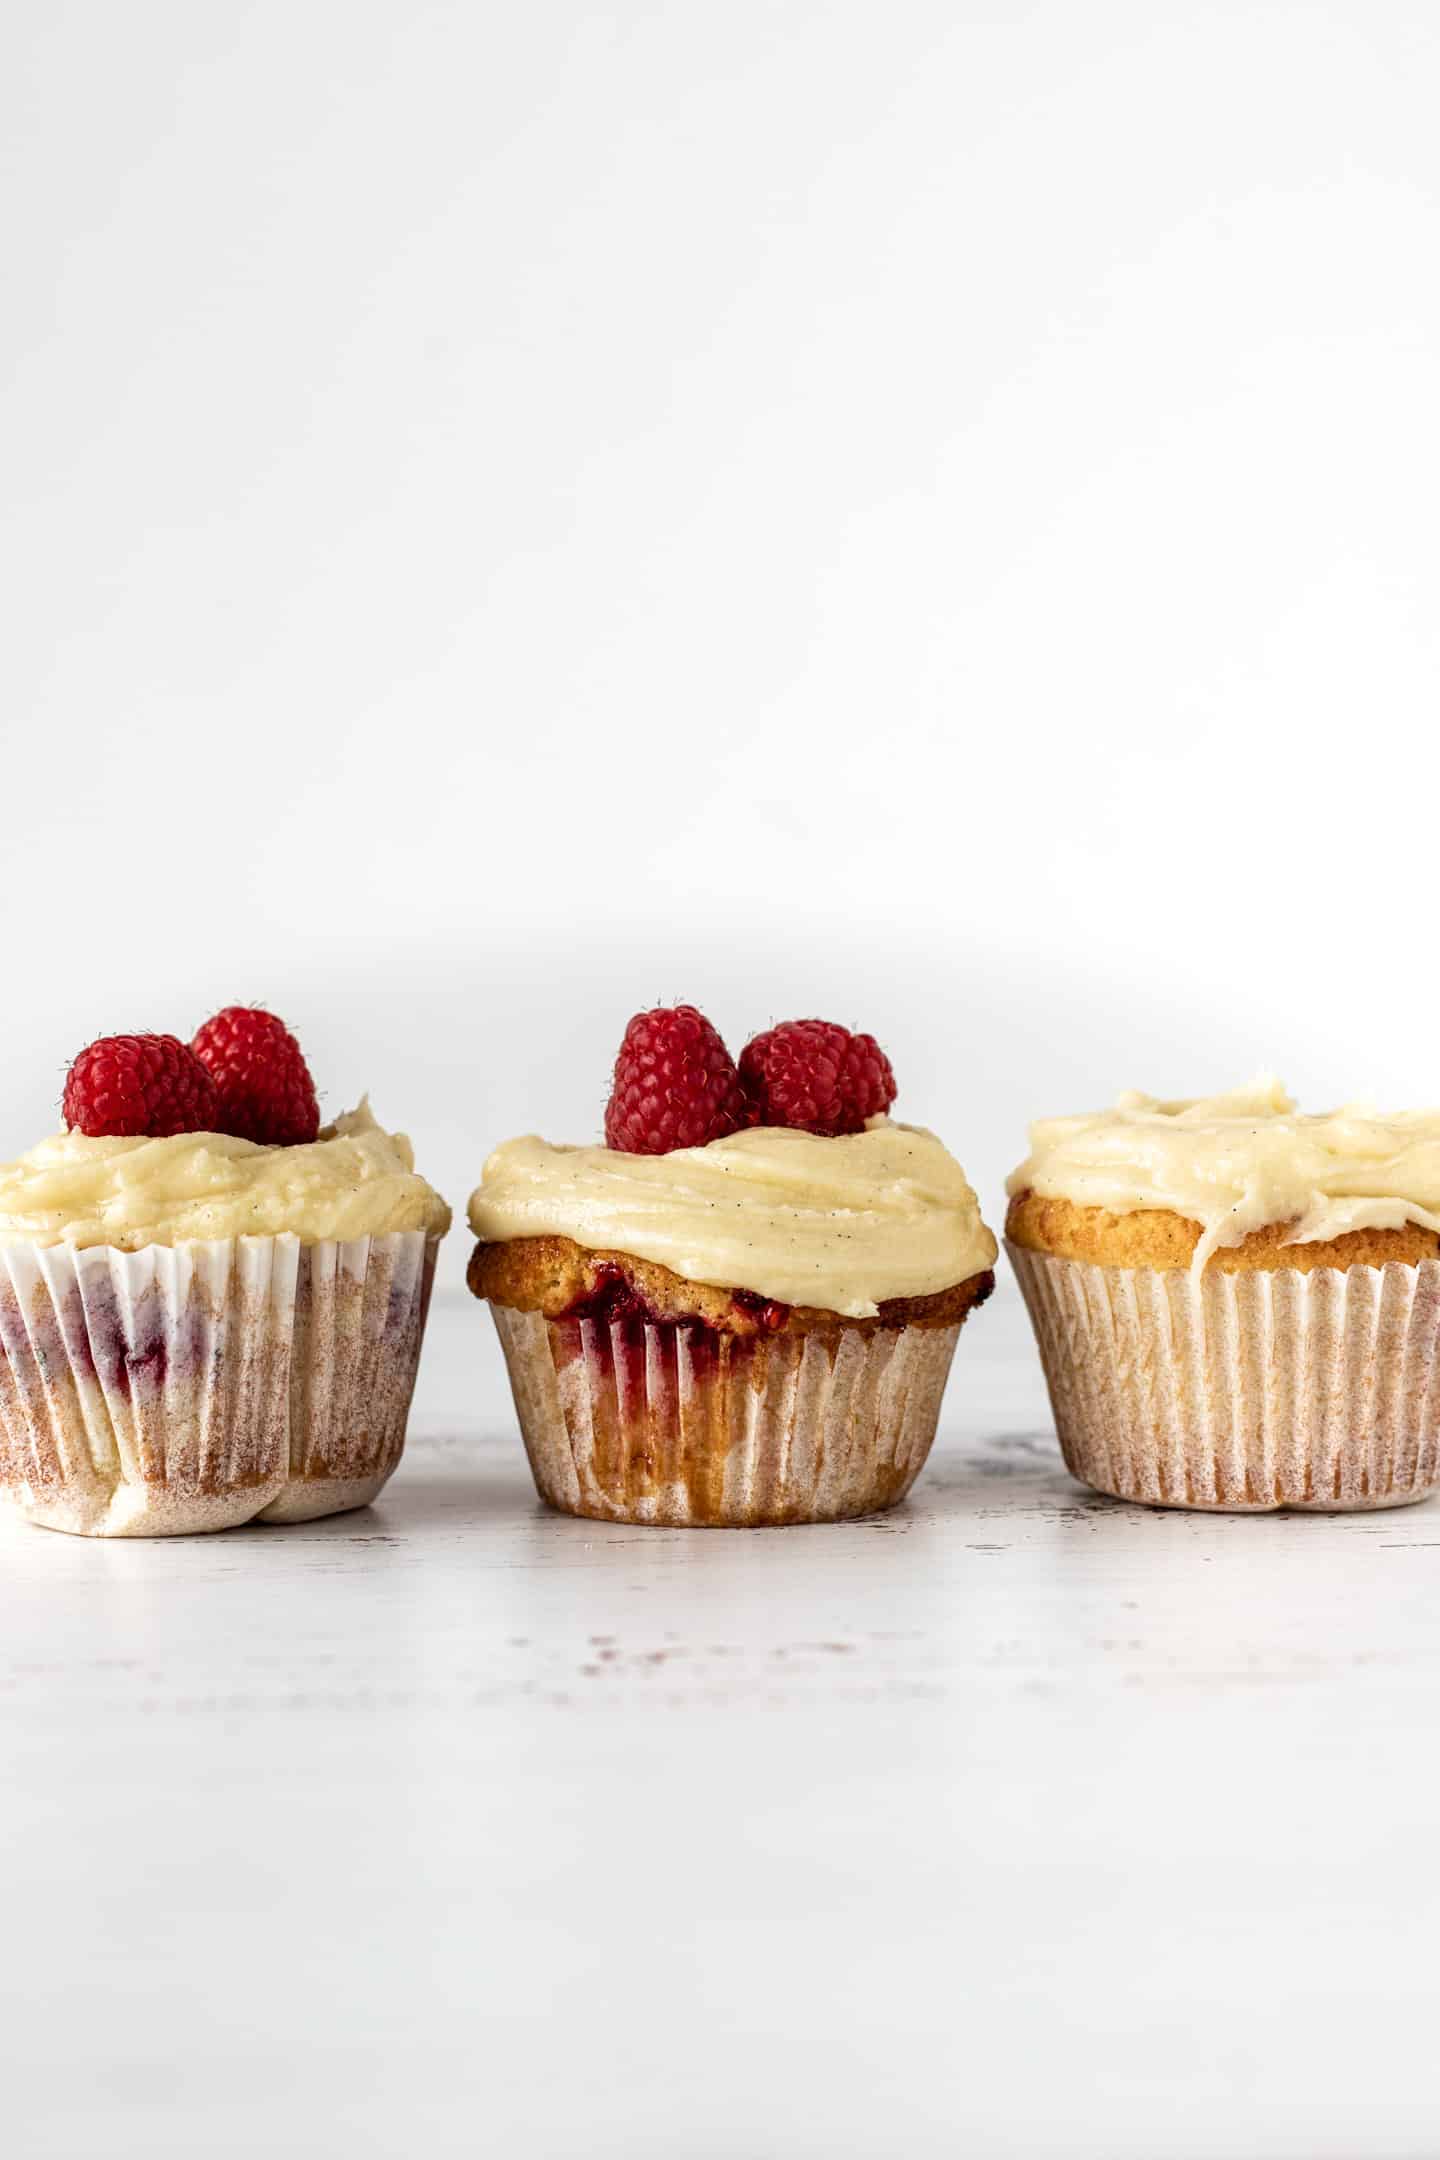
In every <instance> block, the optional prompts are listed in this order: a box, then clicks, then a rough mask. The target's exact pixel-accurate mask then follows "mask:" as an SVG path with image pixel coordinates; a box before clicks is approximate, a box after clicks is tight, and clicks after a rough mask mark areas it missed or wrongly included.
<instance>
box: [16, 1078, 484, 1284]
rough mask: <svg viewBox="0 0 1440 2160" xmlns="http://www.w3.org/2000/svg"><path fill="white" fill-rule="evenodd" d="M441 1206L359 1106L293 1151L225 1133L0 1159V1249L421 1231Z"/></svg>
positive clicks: (402, 1144)
mask: <svg viewBox="0 0 1440 2160" xmlns="http://www.w3.org/2000/svg"><path fill="white" fill-rule="evenodd" d="M449 1227H450V1210H449V1208H448V1207H447V1206H446V1205H445V1202H444V1201H443V1200H442V1199H441V1198H440V1195H439V1194H438V1193H437V1192H436V1191H435V1190H434V1189H433V1187H431V1186H430V1185H427V1184H426V1182H425V1180H424V1178H422V1177H420V1176H418V1175H417V1173H416V1170H415V1156H414V1152H413V1150H412V1148H411V1146H410V1142H409V1141H408V1140H407V1139H406V1138H405V1135H404V1134H403V1133H390V1132H386V1131H385V1129H384V1127H383V1126H381V1125H379V1124H377V1123H376V1121H375V1118H374V1116H373V1115H372V1113H371V1110H370V1105H369V1103H368V1101H362V1102H361V1104H360V1106H359V1108H358V1109H355V1110H351V1111H349V1112H347V1113H346V1115H345V1116H344V1117H340V1118H337V1119H336V1120H335V1123H334V1124H333V1125H329V1126H326V1127H325V1129H324V1130H323V1131H322V1132H321V1134H320V1136H319V1138H318V1139H316V1140H313V1141H311V1142H309V1143H308V1144H305V1145H301V1146H298V1147H260V1146H257V1145H256V1143H255V1142H254V1141H253V1140H237V1139H234V1138H232V1137H231V1136H230V1135H229V1134H227V1133H211V1132H199V1133H177V1134H176V1135H175V1136H174V1137H173V1138H172V1139H168V1140H146V1139H144V1138H138V1139H121V1138H104V1139H90V1138H89V1137H88V1136H87V1135H86V1134H84V1133H79V1132H63V1133H57V1134H56V1135H55V1136H54V1138H53V1139H49V1140H42V1141H41V1142H40V1144H39V1146H38V1147H33V1148H31V1149H30V1151H29V1152H28V1154H25V1155H22V1156H20V1157H19V1159H18V1160H17V1161H15V1162H12V1163H6V1164H4V1165H3V1166H0V1244H6V1245H16V1244H36V1245H61V1244H64V1245H114V1246H118V1247H119V1248H120V1249H121V1250H122V1251H125V1252H136V1251H138V1250H139V1249H140V1248H141V1247H142V1246H145V1245H178V1244H181V1243H183V1242H185V1241H186V1240H188V1239H192V1238H233V1237H247V1236H257V1237H276V1236H280V1235H282V1234H284V1233H285V1232H289V1233H291V1234H293V1235H294V1236H296V1237H298V1238H299V1239H300V1240H301V1242H302V1244H307V1245H310V1244H318V1243H320V1242H322V1241H323V1240H326V1239H330V1238H335V1239H341V1240H343V1239H346V1238H358V1237H383V1236H386V1235H388V1234H389V1233H390V1232H392V1231H399V1230H425V1231H427V1232H429V1233H430V1234H431V1235H434V1236H441V1235H443V1234H444V1232H445V1231H446V1230H448V1229H449Z"/></svg>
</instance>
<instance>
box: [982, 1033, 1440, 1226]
mask: <svg viewBox="0 0 1440 2160" xmlns="http://www.w3.org/2000/svg"><path fill="white" fill-rule="evenodd" d="M1006 1190H1007V1191H1008V1192H1010V1193H1012V1194H1014V1193H1021V1192H1034V1193H1038V1194H1039V1195H1040V1197H1041V1198H1042V1199H1046V1200H1069V1201H1071V1202H1072V1203H1074V1204H1075V1205H1076V1206H1079V1207H1092V1208H1104V1209H1106V1210H1107V1211H1108V1212H1109V1213H1111V1214H1114V1215H1126V1214H1132V1213H1134V1212H1135V1211H1136V1210H1137V1209H1140V1208H1168V1209H1169V1210H1170V1211H1171V1212H1172V1213H1174V1214H1176V1215H1183V1216H1185V1217H1187V1218H1188V1219H1189V1220H1190V1221H1191V1222H1196V1223H1199V1224H1200V1226H1201V1229H1202V1231H1203V1236H1202V1237H1201V1240H1200V1243H1199V1244H1198V1246H1197V1247H1196V1251H1195V1259H1194V1266H1195V1267H1196V1268H1197V1269H1199V1268H1202V1267H1203V1266H1204V1265H1205V1262H1206V1260H1207V1259H1208V1258H1209V1257H1210V1255H1211V1253H1213V1252H1214V1251H1215V1250H1216V1249H1217V1248H1218V1247H1219V1246H1222V1245H1226V1246H1228V1245H1240V1244H1243V1243H1244V1241H1245V1239H1246V1238H1247V1237H1248V1236H1249V1235H1250V1233H1251V1231H1252V1230H1259V1229H1261V1228H1263V1227H1264V1226H1265V1225H1266V1224H1269V1223H1285V1224H1288V1225H1289V1226H1290V1228H1289V1232H1288V1235H1287V1237H1286V1238H1285V1240H1284V1242H1285V1243H1286V1244H1289V1245H1305V1244H1311V1243H1316V1242H1325V1241H1328V1240H1329V1239H1331V1238H1336V1237H1341V1236H1343V1235H1344V1233H1345V1232H1346V1231H1347V1230H1395V1229H1399V1228H1401V1227H1402V1226H1403V1225H1404V1224H1406V1223H1419V1224H1420V1225H1421V1226H1422V1227H1423V1228H1424V1229H1427V1230H1436V1231H1440V1110H1401V1111H1392V1112H1389V1113H1387V1114H1385V1115H1381V1113H1380V1112H1378V1111H1376V1110H1373V1109H1371V1108H1370V1107H1369V1105H1368V1104H1363V1103H1352V1104H1349V1105H1347V1106H1346V1107H1345V1108H1343V1109H1340V1110H1329V1111H1324V1112H1322V1113H1320V1114H1318V1115H1306V1114H1304V1113H1302V1112H1301V1111H1299V1110H1297V1108H1296V1106H1295V1104H1294V1102H1293V1101H1292V1100H1291V1098H1290V1096H1289V1095H1287V1094H1286V1092H1285V1090H1284V1088H1283V1087H1282V1086H1281V1085H1280V1082H1279V1081H1278V1080H1277V1079H1275V1078H1274V1077H1273V1075H1271V1074H1262V1075H1261V1076H1260V1077H1259V1078H1258V1079H1256V1080H1254V1081H1252V1082H1251V1083H1250V1085H1249V1086H1248V1087H1243V1088H1237V1089H1235V1090H1234V1091H1233V1092H1232V1093H1230V1094H1226V1095H1209V1096H1201V1097H1198V1098H1196V1099H1195V1100H1194V1101H1189V1102H1162V1101H1159V1100H1158V1099H1157V1098H1156V1097H1155V1096H1153V1095H1135V1094H1130V1095H1121V1096H1120V1097H1119V1098H1118V1099H1117V1101H1116V1104H1115V1107H1114V1109H1113V1110H1098V1111H1092V1112H1089V1113H1087V1114H1086V1115H1084V1116H1081V1117H1064V1118H1042V1119H1041V1120H1040V1121H1039V1122H1038V1123H1037V1124H1034V1125H1032V1126H1031V1128H1030V1153H1029V1155H1028V1156H1027V1157H1026V1159H1025V1161H1024V1162H1023V1163H1021V1165H1020V1167H1019V1169H1018V1170H1016V1171H1015V1172H1014V1173H1013V1175H1012V1176H1011V1177H1010V1178H1009V1179H1008V1180H1007V1183H1006Z"/></svg>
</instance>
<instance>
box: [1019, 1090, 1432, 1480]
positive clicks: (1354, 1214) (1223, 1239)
mask: <svg viewBox="0 0 1440 2160" xmlns="http://www.w3.org/2000/svg"><path fill="white" fill-rule="evenodd" d="M1008 1191H1009V1194H1010V1203H1009V1212H1008V1215H1007V1218H1006V1249H1007V1251H1008V1253H1009V1256H1010V1259H1011V1263H1012V1265H1013V1266H1014V1268H1015V1272H1016V1275H1017V1276H1018V1278H1019V1281H1020V1286H1021V1289H1022V1290H1023V1292H1024V1295H1025V1300H1026V1304H1027V1306H1028V1307H1029V1311H1030V1317H1031V1320H1032V1322H1033V1323H1034V1327H1035V1333H1036V1338H1037V1341H1038V1343H1039V1347H1040V1354H1041V1359H1042V1362H1043V1364H1044V1367H1045V1374H1046V1379H1047V1382H1048V1385H1049V1389H1050V1398H1051V1404H1052V1407H1053V1409H1054V1412H1055V1422H1056V1428H1057V1431H1058V1434H1059V1437H1060V1444H1061V1448H1062V1451H1063V1453H1064V1456H1065V1460H1066V1463H1067V1465H1068V1466H1069V1468H1070V1469H1071V1471H1072V1472H1073V1473H1074V1474H1075V1475H1076V1476H1077V1477H1079V1478H1081V1479H1082V1480H1083V1481H1084V1482H1085V1483H1087V1484H1089V1485H1092V1486H1094V1487H1095V1488H1096V1489H1097V1490H1098V1491H1101V1492H1106V1493H1111V1494H1114V1495H1116V1496H1118V1497H1120V1498H1123V1499H1128V1500H1144V1501H1150V1502H1152V1503H1157V1504H1160V1505H1165V1506H1174V1507H1198V1508H1222V1509H1251V1510H1254V1509H1268V1508H1277V1507H1297V1508H1316V1509H1346V1508H1377V1507H1394V1506H1400V1505H1402V1504H1404V1503H1405V1502H1407V1501H1412V1500H1419V1499H1423V1498H1424V1497H1425V1495H1426V1494H1427V1493H1428V1492H1429V1491H1430V1490H1431V1489H1432V1487H1433V1486H1434V1485H1435V1483H1436V1481H1437V1477H1440V1386H1437V1383H1440V1112H1435V1111H1406V1112H1398V1113H1394V1114H1390V1115H1384V1116H1382V1115H1380V1114H1378V1113H1377V1112H1375V1111H1373V1110H1370V1109H1368V1108H1365V1107H1362V1106H1351V1107H1348V1108H1345V1109H1342V1110H1337V1111H1331V1112H1326V1113H1323V1114H1319V1115H1314V1114H1308V1115H1307V1114H1304V1113H1302V1112H1301V1111H1299V1110H1298V1109H1297V1107H1296V1105H1295V1103H1294V1102H1293V1101H1292V1100H1291V1098H1290V1097H1289V1096H1288V1095H1287V1094H1286V1092H1285V1090H1284V1089H1283V1088H1282V1087H1281V1086H1280V1084H1279V1082H1278V1081H1276V1080H1274V1079H1272V1078H1270V1077H1269V1076H1262V1077H1261V1078H1260V1079H1259V1080H1257V1081H1255V1082H1253V1083H1252V1084H1251V1085H1250V1086H1248V1087H1245V1088H1240V1089H1237V1090H1235V1091H1233V1092H1231V1093H1229V1094H1224V1095H1216V1096H1210V1097H1205V1098H1200V1099H1196V1100H1193V1101H1179V1102H1165V1101H1160V1100H1158V1099H1156V1098H1155V1097H1152V1096H1147V1095H1137V1094H1129V1095H1122V1096H1121V1097H1120V1098H1119V1100H1118V1101H1117V1103H1116V1105H1115V1107H1114V1108H1113V1109H1111V1110H1107V1111H1100V1112H1095V1113H1089V1114H1086V1115H1083V1116H1078V1117H1067V1118H1049V1119H1044V1120H1041V1121H1040V1122H1039V1123H1038V1124H1036V1125H1034V1126H1032V1128H1031V1132H1030V1152H1029V1154H1028V1156H1027V1157H1026V1159H1025V1161H1024V1162H1023V1163H1021V1164H1020V1165H1019V1167H1018V1168H1017V1169H1016V1170H1015V1172H1014V1173H1013V1174H1012V1176H1011V1177H1010V1179H1009V1181H1008Z"/></svg>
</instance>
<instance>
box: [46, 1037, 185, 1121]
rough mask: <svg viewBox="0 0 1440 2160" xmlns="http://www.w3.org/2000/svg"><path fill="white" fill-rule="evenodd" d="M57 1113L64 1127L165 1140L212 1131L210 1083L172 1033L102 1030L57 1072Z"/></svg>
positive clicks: (183, 1045)
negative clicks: (60, 1075)
mask: <svg viewBox="0 0 1440 2160" xmlns="http://www.w3.org/2000/svg"><path fill="white" fill-rule="evenodd" d="M60 1114H61V1116H62V1117H63V1118H64V1120H65V1123H66V1124H67V1125H68V1126H69V1128H70V1130H71V1131H72V1132H82V1133H87V1134H88V1135H89V1137H90V1138H91V1139H92V1140H100V1139H103V1138H108V1137H111V1136H119V1137H127V1138H130V1139H139V1138H140V1137H142V1136H143V1137H144V1138H146V1139H148V1140H168V1139H169V1138H170V1137H171V1135H172V1134H174V1133H186V1132H215V1131H217V1130H218V1129H219V1125H218V1120H219V1110H218V1106H217V1104H216V1100H215V1084H214V1082H213V1081H212V1080H211V1078H210V1075H209V1073H208V1072H206V1070H205V1067H204V1066H203V1065H202V1064H201V1063H200V1060H199V1059H198V1058H197V1057H196V1056H195V1054H194V1052H193V1051H192V1050H190V1049H189V1048H188V1047H187V1046H186V1044H184V1043H183V1042H181V1041H180V1040H179V1038H178V1037H177V1036H174V1035H102V1036H101V1037H100V1039H99V1041H98V1042H92V1043H90V1044H88V1045H87V1047H86V1048H85V1049H83V1050H82V1051H81V1052H80V1055H79V1057H77V1058H76V1060H75V1062H74V1064H73V1065H72V1066H71V1067H70V1070H69V1072H68V1073H67V1074H66V1075H65V1095H64V1099H63V1101H62V1103H61V1105H60Z"/></svg>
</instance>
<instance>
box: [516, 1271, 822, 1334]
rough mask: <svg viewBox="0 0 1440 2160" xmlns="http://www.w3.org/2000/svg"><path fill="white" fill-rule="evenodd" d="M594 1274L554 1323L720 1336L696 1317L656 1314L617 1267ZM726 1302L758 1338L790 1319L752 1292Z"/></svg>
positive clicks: (784, 1309)
mask: <svg viewBox="0 0 1440 2160" xmlns="http://www.w3.org/2000/svg"><path fill="white" fill-rule="evenodd" d="M594 1273H595V1280H594V1283H593V1284H592V1286H591V1288H590V1289H589V1290H587V1291H586V1292H585V1294H584V1296H583V1297H578V1298H576V1299H574V1301H573V1302H572V1303H571V1304H569V1305H567V1306H566V1307H565V1310H564V1311H563V1312H561V1313H557V1314H556V1315H555V1316H554V1317H555V1318H556V1319H559V1320H604V1321H607V1322H609V1323H611V1324H612V1325H613V1323H614V1322H616V1321H632V1322H634V1323H635V1324H636V1325H637V1326H641V1327H656V1328H698V1329H701V1330H703V1332H704V1333H705V1334H707V1335H718V1334H720V1333H722V1332H724V1331H723V1330H721V1329H719V1328H716V1327H714V1326H712V1325H711V1323H710V1322H709V1321H708V1320H702V1319H701V1318H700V1317H699V1315H698V1314H691V1313H686V1314H676V1313H661V1312H657V1311H656V1310H655V1308H654V1306H653V1305H652V1304H651V1303H650V1302H649V1300H648V1298H646V1297H644V1296H642V1294H641V1292H640V1291H639V1290H638V1289H637V1288H636V1286H635V1284H634V1283H633V1282H632V1280H631V1279H630V1277H629V1276H628V1275H627V1274H626V1272H625V1270H624V1268H622V1267H618V1266H617V1265H616V1263H615V1262H614V1261H613V1260H601V1261H599V1262H597V1264H596V1267H595V1271H594ZM730 1302H731V1304H732V1305H733V1306H734V1307H735V1309H736V1310H737V1311H738V1312H741V1313H743V1314H744V1315H745V1317H746V1318H747V1319H748V1320H749V1321H750V1322H751V1323H752V1325H753V1326H754V1328H755V1330H756V1332H757V1333H760V1334H765V1335H773V1334H775V1333H776V1331H777V1330H778V1329H780V1328H782V1327H784V1325H785V1323H786V1321H787V1320H788V1319H789V1317H790V1307H789V1306H788V1305H782V1304H780V1303H779V1302H778V1301H777V1300H776V1299H774V1298H762V1297H757V1296H756V1295H755V1293H754V1292H753V1291H752V1290H732V1291H731V1293H730Z"/></svg>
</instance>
